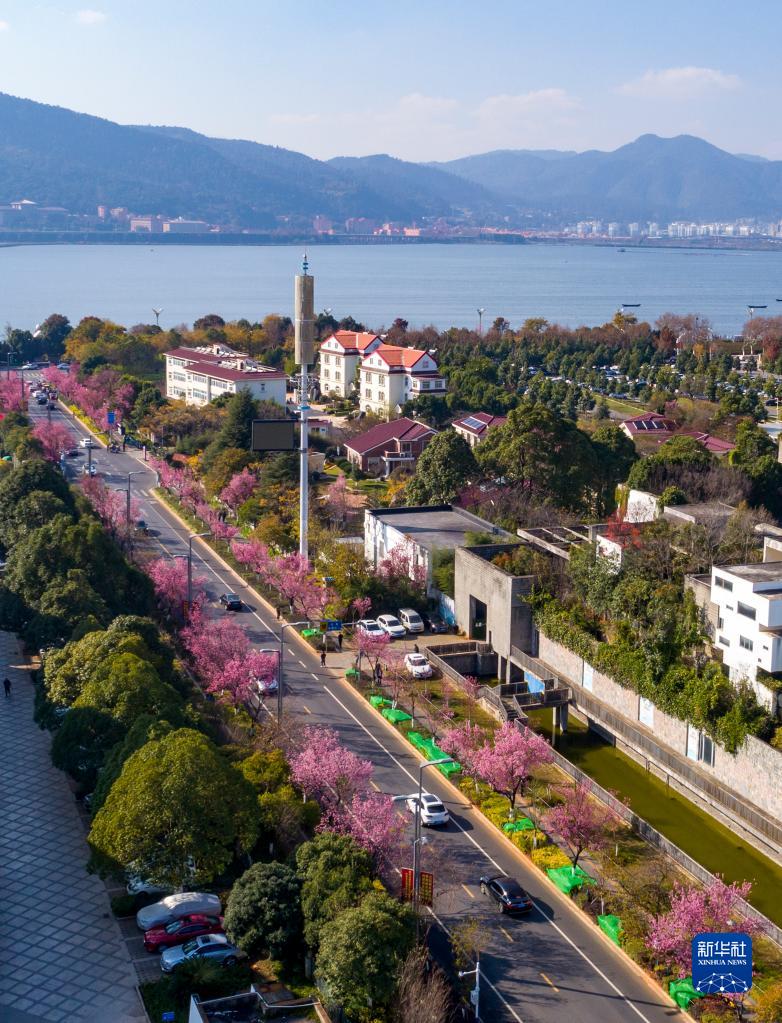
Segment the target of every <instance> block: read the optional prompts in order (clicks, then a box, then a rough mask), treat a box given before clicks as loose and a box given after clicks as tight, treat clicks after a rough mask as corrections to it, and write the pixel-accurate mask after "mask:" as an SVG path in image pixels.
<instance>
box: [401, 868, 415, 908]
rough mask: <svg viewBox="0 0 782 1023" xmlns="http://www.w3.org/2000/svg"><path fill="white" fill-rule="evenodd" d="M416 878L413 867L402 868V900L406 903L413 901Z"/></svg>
mask: <svg viewBox="0 0 782 1023" xmlns="http://www.w3.org/2000/svg"><path fill="white" fill-rule="evenodd" d="M414 886H415V876H414V874H413V869H412V867H402V898H403V899H404V901H405V902H412V901H413V891H414Z"/></svg>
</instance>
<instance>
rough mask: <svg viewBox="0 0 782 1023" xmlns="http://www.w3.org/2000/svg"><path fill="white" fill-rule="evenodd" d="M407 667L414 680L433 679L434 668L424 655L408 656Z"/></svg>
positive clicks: (406, 659) (406, 656)
mask: <svg viewBox="0 0 782 1023" xmlns="http://www.w3.org/2000/svg"><path fill="white" fill-rule="evenodd" d="M405 667H406V668H407V670H408V671H409V672H410V674H411V675H412V676H413V678H431V677H432V666H431V664H430V663H429V661H427V659H426V658H425V657H424V655H423V654H406V655H405Z"/></svg>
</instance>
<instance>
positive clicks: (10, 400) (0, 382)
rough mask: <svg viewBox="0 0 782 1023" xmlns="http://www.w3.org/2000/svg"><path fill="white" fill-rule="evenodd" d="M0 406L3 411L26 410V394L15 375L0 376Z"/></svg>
mask: <svg viewBox="0 0 782 1023" xmlns="http://www.w3.org/2000/svg"><path fill="white" fill-rule="evenodd" d="M0 408H2V410H3V412H26V411H27V396H26V395H25V393H24V391H23V390H22V383H21V381H20V380H18V379H17V378H16V377H10V378H9V377H0Z"/></svg>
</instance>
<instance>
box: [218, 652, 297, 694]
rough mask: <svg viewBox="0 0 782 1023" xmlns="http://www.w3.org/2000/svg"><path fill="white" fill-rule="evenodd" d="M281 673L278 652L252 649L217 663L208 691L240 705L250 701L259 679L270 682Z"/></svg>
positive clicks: (262, 681)
mask: <svg viewBox="0 0 782 1023" xmlns="http://www.w3.org/2000/svg"><path fill="white" fill-rule="evenodd" d="M278 677H279V656H278V654H276V653H265V652H263V651H261V650H250V651H248V652H247V653H245V654H243V655H241V656H240V657H231V658H230V659H229V660H227V661H225V662H223V663H222V664H220V665H218V666H216V667H215V668H214V669H213V670H212V671H211V672H210V673H209V678H208V681H207V686H206V691H207V692H209V693H215V694H217V695H219V696H221V697H222V698H224V699H227V700H229V701H230V702H231V703H233V704H234V705H236V706H238V705H240V704H243V703H245V702H246V700H247V698H248V697H249V696H250V694H251V692H252V689H253V686H254V685H255V684H256V683H258V682H261V683H266V684H268V683H270V682H271V681H272V679H275V678H278Z"/></svg>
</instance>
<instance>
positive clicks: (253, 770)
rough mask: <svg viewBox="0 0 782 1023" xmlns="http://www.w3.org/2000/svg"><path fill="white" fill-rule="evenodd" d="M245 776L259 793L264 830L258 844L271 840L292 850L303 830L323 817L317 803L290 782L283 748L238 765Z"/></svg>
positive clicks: (261, 754) (259, 752) (260, 754)
mask: <svg viewBox="0 0 782 1023" xmlns="http://www.w3.org/2000/svg"><path fill="white" fill-rule="evenodd" d="M239 769H240V770H241V772H242V774H243V775H244V777H245V778H246V779H247V781H249V782H250V784H251V785H252V786H253V788H254V789H255V791H256V793H257V794H258V813H259V821H260V825H261V828H262V829H263V832H262V835H261V837H260V839H259V843H261V842H264V840H265V847H267V848H268V843H269V841H272V842H274V843H275V845H278V846H280V847H281V848H283V849H293V848H295V846H296V845H297V844H298V843H299V842H300V841H301V834H302V831H303V830H305V829H306V828H308V827H313V826H314V825H315V824H316V823H317V821H318V817H319V815H320V810H319V808H318V805H317V803H315V802H313V801H311V800H306V801H304V802H302V798H301V795H300V794H299V793H298V792H297V791H296V789H295V788H294V787H293V785H292V784H291V781H290V773H291V772H290V768H289V766H288V762H287V760H286V759H285V754H284V753H283V751H282V750H280V749H272V750H266V751H260V750H259V751H257V752H255V753H253V754H251V756H249V757H247V758H246V759H245V760H242V761H241V763H240V764H239Z"/></svg>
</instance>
